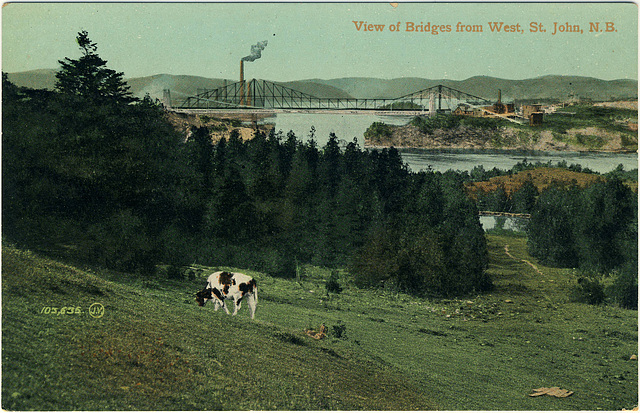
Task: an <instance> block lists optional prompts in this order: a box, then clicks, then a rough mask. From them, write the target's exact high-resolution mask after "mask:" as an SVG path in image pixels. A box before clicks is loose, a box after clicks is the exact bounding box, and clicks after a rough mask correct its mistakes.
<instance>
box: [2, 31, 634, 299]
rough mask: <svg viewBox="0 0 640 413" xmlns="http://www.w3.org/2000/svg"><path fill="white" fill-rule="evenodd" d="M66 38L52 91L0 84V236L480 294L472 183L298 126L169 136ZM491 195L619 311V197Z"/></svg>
mask: <svg viewBox="0 0 640 413" xmlns="http://www.w3.org/2000/svg"><path fill="white" fill-rule="evenodd" d="M77 40H78V44H79V45H80V50H81V53H82V56H81V57H80V58H79V59H70V58H65V59H64V60H62V61H60V64H61V69H60V71H59V72H58V75H57V79H58V82H57V84H56V89H55V91H45V90H33V89H26V88H18V87H16V86H15V85H13V84H11V83H10V82H9V80H8V78H7V76H6V75H5V74H3V95H4V96H3V102H2V105H3V115H2V116H3V137H2V143H3V153H2V157H3V163H2V184H3V185H2V195H3V199H4V205H3V210H2V214H3V216H2V218H3V223H4V227H3V239H4V240H7V241H10V242H13V243H16V244H17V245H21V246H25V247H28V248H37V249H40V250H42V251H50V252H51V253H53V254H61V255H64V256H65V257H67V258H71V259H74V260H77V261H80V262H86V263H92V264H95V265H101V266H105V267H108V268H112V269H116V270H120V271H126V272H138V273H140V274H141V275H142V276H144V275H146V274H152V273H153V271H154V269H155V268H156V266H157V265H159V264H165V265H169V266H171V268H174V269H176V270H175V271H171V272H170V275H172V276H180V273H179V271H177V268H179V267H180V266H184V265H188V264H191V263H194V262H197V263H200V264H204V265H223V266H235V267H243V268H252V269H255V270H259V271H264V272H267V273H269V274H271V275H275V276H281V277H295V276H296V271H297V268H298V267H299V265H300V264H302V263H311V264H314V265H320V266H326V267H332V268H347V269H348V271H349V273H350V275H351V276H352V278H353V282H354V283H355V284H356V285H358V286H361V287H385V288H391V289H396V290H400V291H405V292H409V293H412V294H417V295H436V296H452V295H461V294H467V293H470V292H480V291H486V290H489V289H491V288H492V282H491V280H490V279H489V276H488V275H487V273H486V272H485V268H486V266H487V262H488V261H487V260H488V258H487V246H486V241H485V237H484V232H483V229H482V227H481V225H480V223H479V219H478V207H477V205H476V204H475V202H474V201H472V200H471V199H470V198H469V197H468V196H467V193H466V192H465V186H464V183H465V182H466V181H468V180H469V179H471V176H474V174H475V176H476V177H478V176H479V174H480V173H484V174H487V173H489V172H487V171H484V170H475V171H472V173H471V175H470V174H468V173H460V172H454V171H449V172H446V173H437V172H433V171H423V172H417V173H415V172H410V171H409V170H408V168H407V166H406V165H405V164H404V163H403V162H402V159H401V156H400V154H399V153H398V151H397V150H395V149H394V148H389V149H381V150H364V149H363V148H361V147H360V146H359V145H358V143H357V141H355V140H354V141H353V142H351V143H348V144H347V145H345V146H341V145H340V144H339V140H338V138H337V137H336V136H334V135H332V136H331V137H330V139H329V141H328V143H327V145H325V146H324V147H322V148H320V147H318V145H317V144H316V141H315V140H314V130H313V129H312V130H311V131H310V136H309V137H308V139H304V140H303V139H301V138H300V137H297V136H295V135H294V134H293V133H291V132H290V133H288V134H286V135H284V134H282V133H275V132H272V133H270V134H269V135H264V134H262V133H256V135H255V137H254V138H253V139H251V140H248V141H242V140H241V139H240V138H239V136H238V134H237V133H232V134H231V136H230V138H229V139H228V140H227V139H222V140H221V141H219V142H218V143H215V144H214V143H212V141H211V139H210V134H209V132H210V131H209V130H207V128H206V127H202V128H195V129H193V130H192V133H191V134H190V136H189V138H188V139H186V140H185V138H184V136H183V135H181V134H179V133H178V132H176V131H175V130H174V129H173V127H172V126H171V125H170V124H169V123H168V122H167V121H166V118H165V113H164V110H163V108H162V107H161V106H160V105H159V104H157V103H156V102H153V101H152V100H151V99H150V98H145V99H142V100H137V99H134V98H133V97H131V95H130V93H129V92H128V88H127V86H126V83H125V82H124V81H123V77H122V76H123V74H122V73H118V72H115V71H113V70H111V69H108V68H107V67H106V63H107V62H106V61H104V60H102V59H101V58H99V56H98V55H97V53H96V51H97V46H96V45H95V44H94V43H92V42H91V41H90V39H89V38H88V35H87V33H86V32H81V33H79V34H78V39H77ZM501 199H502V200H503V201H504V202H505V205H504V206H499V205H498V206H496V208H498V209H497V210H501V209H500V208H503V209H504V208H507V206H506V205H507V203H509V202H511V205H517V207H516V208H517V209H518V210H519V211H522V212H530V213H531V214H532V219H531V224H530V226H529V230H528V236H529V248H530V250H531V253H532V254H533V255H534V256H536V257H538V258H539V259H541V260H542V261H544V262H547V263H549V264H553V265H558V266H573V267H582V268H583V269H584V270H585V271H589V274H614V276H615V277H617V278H616V280H617V281H616V288H617V289H618V290H616V291H618V293H617V295H616V297H622V296H624V297H626V298H624V299H619V300H618V301H619V302H620V303H621V304H622V305H625V306H630V305H631V304H629V303H630V300H631V299H632V298H633V297H632V295H633V288H632V287H633V286H634V285H636V286H637V280H636V274H637V272H635V268H637V205H636V200H637V196H636V195H635V194H634V193H633V192H632V191H631V190H630V189H629V188H628V187H626V186H624V185H622V184H621V182H620V180H619V179H617V178H616V177H612V178H611V179H608V180H607V181H606V182H603V183H602V184H599V185H597V186H593V187H591V188H587V189H577V188H566V187H554V188H553V189H550V190H548V191H545V192H543V193H542V194H540V193H538V192H537V191H535V188H531V187H528V188H526V189H523V192H522V193H519V195H518V196H513V197H507V198H504V199H503V198H501ZM489 201H491V200H490V199H489V200H486V199H485V200H484V201H482V202H489ZM491 202H493V201H491ZM496 202H497V201H496ZM634 265H635V267H634ZM591 278H593V277H591ZM591 278H589V279H591ZM634 282H635V284H634ZM625 294H626V295H625ZM629 294H631V296H629ZM636 299H637V287H636Z"/></svg>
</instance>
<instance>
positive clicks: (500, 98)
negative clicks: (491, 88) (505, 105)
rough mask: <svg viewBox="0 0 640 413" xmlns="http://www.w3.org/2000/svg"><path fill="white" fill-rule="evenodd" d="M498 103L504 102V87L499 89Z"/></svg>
mask: <svg viewBox="0 0 640 413" xmlns="http://www.w3.org/2000/svg"><path fill="white" fill-rule="evenodd" d="M498 103H502V89H498Z"/></svg>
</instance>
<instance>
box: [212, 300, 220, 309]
mask: <svg viewBox="0 0 640 413" xmlns="http://www.w3.org/2000/svg"><path fill="white" fill-rule="evenodd" d="M212 301H213V309H214V310H215V311H218V310H219V309H220V300H218V299H213V300H212Z"/></svg>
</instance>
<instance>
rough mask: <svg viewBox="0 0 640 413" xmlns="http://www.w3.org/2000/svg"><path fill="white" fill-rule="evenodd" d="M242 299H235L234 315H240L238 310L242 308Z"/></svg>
mask: <svg viewBox="0 0 640 413" xmlns="http://www.w3.org/2000/svg"><path fill="white" fill-rule="evenodd" d="M242 297H243V296H240V297H234V302H235V303H236V306H235V308H234V309H233V315H236V314H238V310H239V309H240V307H241V306H242Z"/></svg>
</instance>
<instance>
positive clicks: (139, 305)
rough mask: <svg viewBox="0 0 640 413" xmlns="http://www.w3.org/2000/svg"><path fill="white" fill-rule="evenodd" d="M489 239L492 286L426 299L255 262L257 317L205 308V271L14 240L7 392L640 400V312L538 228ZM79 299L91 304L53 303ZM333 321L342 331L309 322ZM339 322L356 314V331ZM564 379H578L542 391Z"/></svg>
mask: <svg viewBox="0 0 640 413" xmlns="http://www.w3.org/2000/svg"><path fill="white" fill-rule="evenodd" d="M488 240H489V247H490V254H491V267H490V271H491V273H492V275H493V277H494V279H495V284H496V290H495V291H493V292H492V293H490V294H486V295H482V296H478V297H466V298H464V299H461V300H421V299H416V298H412V297H410V296H406V295H403V294H389V293H379V292H373V291H363V290H357V289H355V288H352V287H347V288H345V290H344V291H343V292H342V293H341V294H339V295H332V296H331V297H330V298H329V299H328V298H327V297H326V293H325V291H324V284H323V281H322V278H323V277H324V278H326V277H327V275H328V274H327V272H326V271H324V270H322V269H317V268H309V269H307V275H306V277H305V278H303V281H302V282H301V283H296V282H294V281H287V280H282V279H276V278H271V277H268V276H266V275H263V274H256V273H251V272H248V273H249V274H251V275H253V276H255V277H256V278H257V280H258V285H259V286H260V295H259V299H260V300H259V304H258V312H257V315H256V317H257V319H256V321H253V322H252V321H251V320H249V319H248V316H247V312H248V310H247V309H246V305H245V307H243V309H242V310H241V312H240V314H239V316H237V317H235V318H232V317H229V316H227V315H226V314H224V313H222V312H217V313H215V312H213V311H212V308H211V307H209V306H207V307H205V308H199V307H197V306H196V305H195V303H194V302H193V298H192V293H193V292H194V291H195V290H196V289H198V288H199V287H200V285H201V284H202V280H201V279H200V280H197V281H194V282H183V283H170V282H155V281H140V280H135V279H127V278H126V277H125V279H124V280H121V281H118V282H115V281H110V280H109V279H115V278H116V277H118V276H119V275H118V274H112V273H99V274H94V273H92V272H91V271H88V270H87V271H84V270H81V269H78V268H74V267H71V266H68V265H64V264H60V263H57V262H54V261H50V260H48V259H44V258H41V257H39V256H37V255H35V254H32V253H29V252H24V251H19V250H15V249H13V248H3V263H2V269H3V284H2V286H3V304H2V306H3V379H4V380H3V387H2V396H3V398H2V399H3V402H2V403H3V407H4V408H5V409H38V410H50V409H51V410H55V409H65V410H67V409H86V410H97V409H111V410H114V409H142V410H145V409H153V410H161V409H182V410H195V409H213V410H219V409H241V410H243V409H260V410H262V409H264V410H268V409H292V410H295V409H321V410H325V409H343V410H350V409H397V410H407V409H414V408H418V409H423V410H426V409H436V408H437V409H447V410H467V409H478V410H479V409H487V410H490V409H496V410H505V409H518V410H522V409H526V410H550V409H558V410H583V409H585V410H596V409H607V410H615V409H618V410H619V409H621V408H631V407H633V406H636V405H637V388H638V380H637V362H635V361H630V360H629V357H630V355H632V354H637V325H638V323H637V312H636V311H629V310H622V309H618V308H615V307H604V306H603V307H593V306H587V305H584V304H577V303H570V302H569V301H568V299H567V297H568V290H569V288H570V286H571V285H572V282H573V281H572V279H571V272H570V270H559V269H551V268H546V267H543V266H540V265H538V264H537V263H536V262H535V260H533V259H532V258H531V257H529V256H528V255H527V254H526V245H525V240H524V239H522V238H508V237H499V236H493V235H491V236H489V237H488ZM505 245H508V252H509V254H510V255H507V253H506V252H505ZM523 259H524V260H528V262H530V263H531V264H529V263H527V262H524V261H522V260H523ZM532 265H535V266H537V270H536V269H534V268H533V266H532ZM343 284H345V283H344V282H343ZM93 302H101V303H102V304H104V306H105V315H104V317H102V318H100V319H93V318H91V317H90V316H89V315H88V314H86V312H87V309H88V307H89V305H90V304H91V303H93ZM65 305H66V306H74V307H75V306H80V307H81V309H82V310H83V311H84V312H85V313H84V314H82V315H75V314H73V315H62V316H53V315H45V314H40V311H41V309H42V308H43V306H58V307H61V306H65ZM320 323H325V324H326V325H327V326H328V327H329V332H330V333H333V334H332V335H333V337H331V336H330V337H329V338H328V339H325V340H322V341H315V340H313V339H310V338H308V337H306V336H304V334H303V333H302V331H303V330H304V329H305V328H309V327H314V328H318V326H319V325H320ZM338 326H344V327H346V330H345V335H344V337H342V338H336V337H335V328H336V327H338ZM551 386H560V387H562V388H566V389H569V390H572V391H574V392H575V394H574V395H573V396H571V397H569V398H566V399H556V398H552V397H548V396H545V397H536V398H533V397H529V396H527V394H528V393H529V392H531V390H532V389H534V388H538V387H551Z"/></svg>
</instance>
